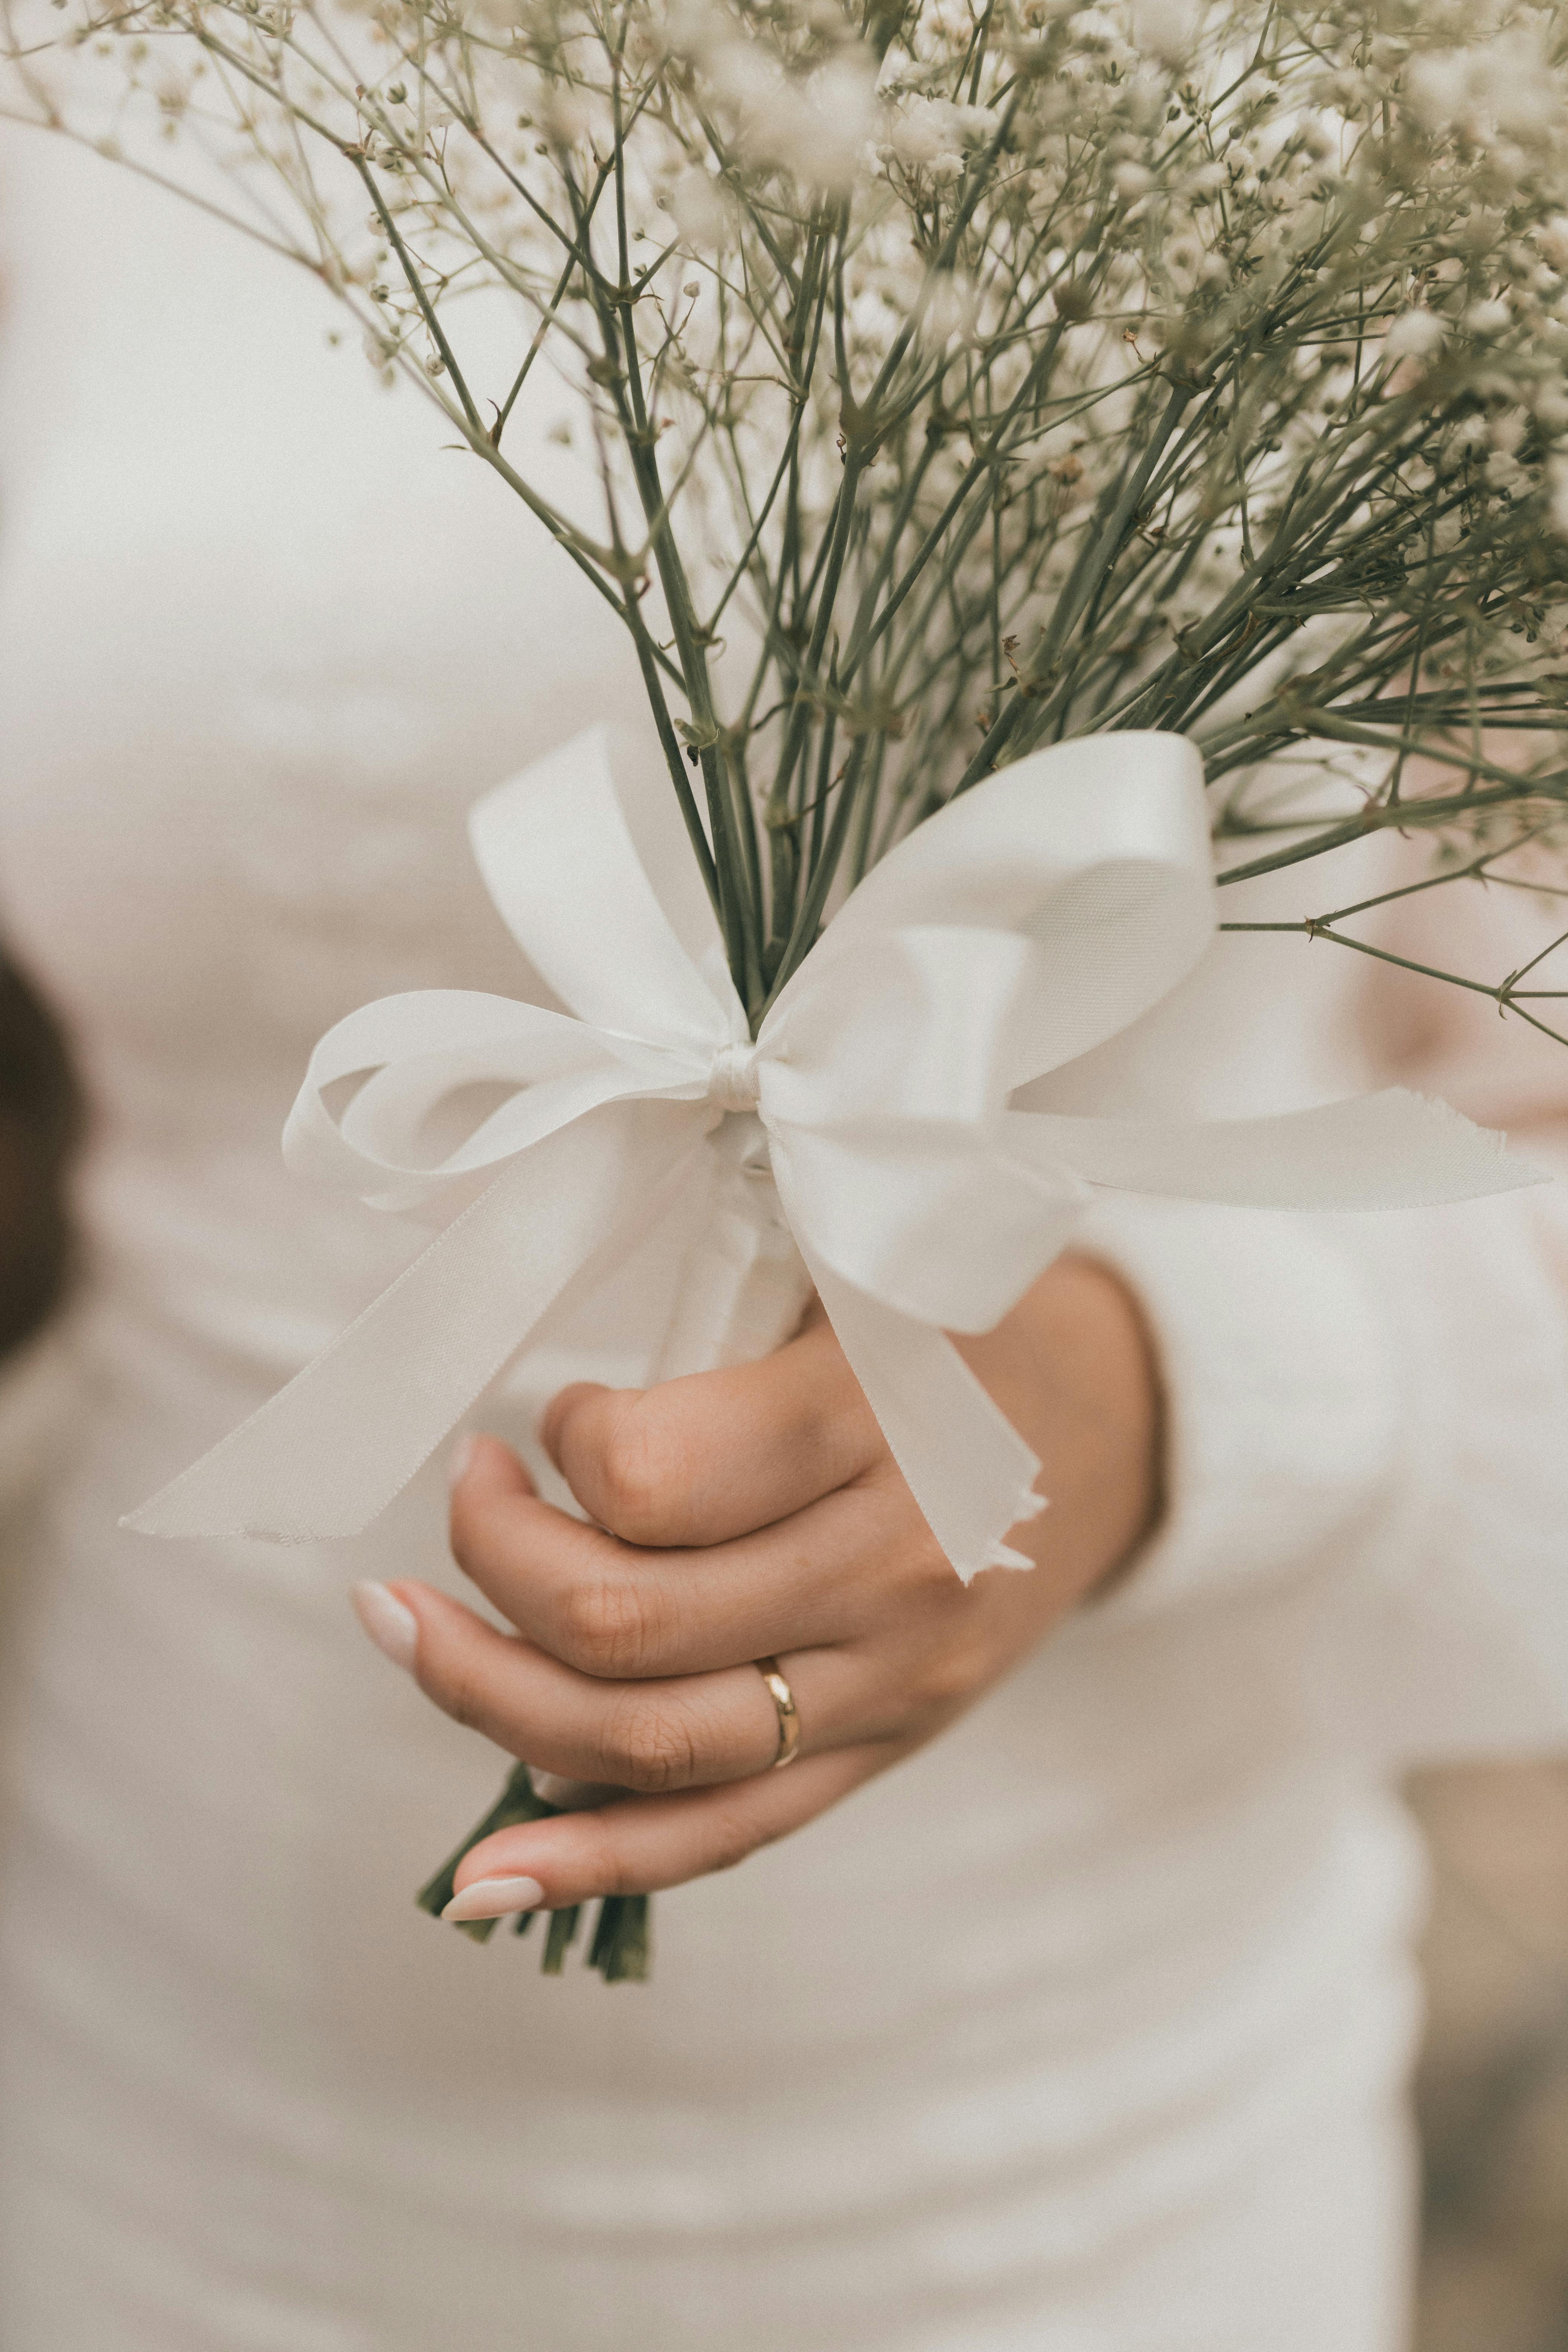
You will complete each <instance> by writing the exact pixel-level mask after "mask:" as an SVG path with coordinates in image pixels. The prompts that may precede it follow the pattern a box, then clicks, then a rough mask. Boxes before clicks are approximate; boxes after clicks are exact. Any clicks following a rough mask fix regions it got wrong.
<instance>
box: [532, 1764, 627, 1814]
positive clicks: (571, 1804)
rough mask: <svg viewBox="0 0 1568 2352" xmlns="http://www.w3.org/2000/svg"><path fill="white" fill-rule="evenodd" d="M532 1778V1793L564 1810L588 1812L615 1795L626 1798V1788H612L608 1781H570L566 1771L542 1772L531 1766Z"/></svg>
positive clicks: (605, 1803)
mask: <svg viewBox="0 0 1568 2352" xmlns="http://www.w3.org/2000/svg"><path fill="white" fill-rule="evenodd" d="M528 1777H529V1779H530V1780H531V1781H532V1783H533V1793H534V1795H535V1796H536V1797H542V1798H543V1800H544V1801H545V1803H546V1804H547V1805H558V1806H559V1807H560V1809H561V1811H563V1813H588V1812H592V1811H595V1808H596V1807H597V1806H600V1805H607V1804H608V1803H609V1801H610V1800H611V1798H612V1797H624V1796H625V1795H626V1790H624V1789H616V1788H614V1787H612V1785H611V1783H610V1782H609V1781H608V1780H568V1779H567V1777H566V1775H565V1773H564V1772H542V1771H541V1770H540V1769H539V1767H538V1766H537V1765H536V1764H535V1765H531V1766H530V1768H529V1774H528Z"/></svg>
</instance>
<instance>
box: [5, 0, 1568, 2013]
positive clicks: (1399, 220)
mask: <svg viewBox="0 0 1568 2352" xmlns="http://www.w3.org/2000/svg"><path fill="white" fill-rule="evenodd" d="M57 10H58V12H59V13H58V14H57V13H52V11H57ZM0 18H3V21H4V25H5V41H6V46H7V48H8V51H9V58H10V64H9V69H8V71H9V78H8V81H7V84H6V87H7V89H8V92H9V95H8V98H7V100H6V107H7V110H8V111H10V112H12V113H13V114H17V115H22V116H25V117H26V118H28V119H30V120H33V121H37V122H39V123H42V124H47V125H49V126H51V127H53V128H55V129H57V130H58V131H64V132H66V133H67V134H68V135H70V136H74V137H77V138H80V139H84V140H87V141H89V142H91V143H93V144H95V145H97V146H98V147H100V149H101V150H103V151H104V152H108V153H111V154H118V155H119V156H121V158H122V159H123V160H124V161H125V162H126V163H128V164H129V165H130V166H131V167H132V168H133V169H136V170H138V171H141V172H142V173H151V174H153V176H155V177H159V178H162V179H163V180H165V181H167V182H169V183H171V184H174V185H176V186H179V187H182V188H183V189H184V191H185V193H187V194H194V195H195V197H196V199H197V200H198V201H200V202H203V203H205V205H207V206H208V208H209V209H218V210H222V211H225V212H226V213H227V214H228V215H229V216H230V217H232V218H234V219H236V220H237V223H238V225H239V226H242V227H244V228H246V229H247V231H248V233H249V234H250V235H251V236H256V237H258V238H260V239H261V240H262V241H263V242H264V243H266V244H268V245H270V246H272V247H276V248H278V249H279V250H280V251H282V252H284V253H286V254H288V255H289V256H290V257H292V258H293V259H295V260H296V261H298V262H299V263H300V265H301V266H303V267H304V268H307V269H308V270H310V272H311V273H312V274H313V275H314V276H315V277H317V278H320V279H321V281H322V282H323V283H325V284H326V285H327V286H329V287H330V288H331V289H333V291H334V292H335V293H336V295H337V296H338V297H339V298H340V299H341V301H342V304H343V306H344V308H345V310H347V311H349V312H351V313H352V314H353V316H354V317H355V318H356V319H357V320H358V321H359V325H360V328H361V330H362V331H363V338H364V342H365V347H366V350H367V352H368V353H369V356H370V359H371V362H372V363H373V365H374V367H375V368H376V369H377V370H379V371H380V372H382V373H384V375H385V376H386V377H387V378H388V379H389V380H395V379H397V378H399V377H402V378H405V379H407V380H409V381H411V382H412V383H414V384H416V386H417V387H418V389H419V391H420V393H421V394H423V395H424V397H426V399H428V400H429V401H430V402H431V403H432V404H434V405H435V406H436V407H437V408H438V409H439V410H440V412H441V414H442V417H443V419H444V422H445V425H447V427H449V428H450V431H451V434H452V435H453V436H456V438H457V440H458V443H459V445H460V446H463V447H465V448H466V449H467V450H468V451H470V452H471V453H472V455H473V456H474V457H476V458H477V459H478V460H479V462H480V463H481V464H483V465H485V466H486V467H489V468H490V470H491V471H492V472H493V473H494V474H495V475H496V477H497V478H498V481H499V483H500V485H502V486H504V488H506V489H508V490H510V492H511V493H512V495H514V496H515V497H516V498H517V499H520V500H521V502H522V504H523V505H524V506H525V507H526V508H527V509H530V511H531V515H532V516H533V517H534V518H535V519H536V520H537V521H538V522H539V523H541V524H542V525H543V527H544V529H545V530H547V531H548V532H549V533H550V534H551V536H552V538H553V539H554V540H555V541H557V543H558V545H559V548H560V550H561V560H562V561H564V562H573V563H575V564H576V565H577V567H578V568H579V570H580V571H582V572H584V573H585V574H586V576H587V578H588V579H589V580H590V581H591V582H592V583H593V584H594V586H595V589H596V590H597V592H598V593H599V594H600V595H601V596H602V597H603V598H604V600H605V604H607V605H608V606H609V608H610V609H611V611H612V612H613V613H614V614H616V617H617V619H618V620H619V622H620V623H621V624H622V625H623V626H624V627H625V628H626V630H627V632H628V633H629V635H630V637H631V640H632V642H633V644H634V646H635V647H636V650H637V659H638V661H639V663H640V666H641V672H642V677H643V678H644V681H645V683H646V686H647V698H648V705H649V709H650V710H651V713H652V718H653V721H654V725H655V727H656V729H657V730H658V739H659V741H660V743H661V745H662V747H663V751H664V757H665V760H666V761H667V763H668V773H669V780H670V784H671V787H672V789H673V791H674V793H675V794H676V797H677V799H678V801H679V805H680V808H681V811H682V813H683V814H684V818H685V822H686V827H687V831H688V833H689V837H690V841H691V845H692V849H693V852H694V854H695V856H696V858H697V860H698V863H699V865H700V868H701V871H702V875H703V877H704V880H705V882H706V885H707V887H708V891H709V894H710V898H711V900H712V904H713V908H714V910H715V914H716V916H717V919H718V922H719V925H720V928H721V932H722V936H723V940H724V944H725V948H726V950H727V953H728V957H729V961H730V965H731V971H732V972H733V975H734V978H735V982H736V984H737V987H738V989H739V991H740V994H741V997H742V1002H743V1003H744V1004H745V1006H746V1008H747V1010H748V1012H749V1013H750V1016H751V1020H752V1027H753V1031H754V1030H755V1028H756V1026H757V1024H758V1023H759V1022H760V1020H761V1018H762V1015H763V1013H764V1011H765V1010H766V1008H767V1006H768V1004H769V1003H770V1002H771V1001H772V999H773V997H774V996H775V995H776V993H777V992H778V991H779V989H780V988H781V987H782V985H783V984H784V981H785V980H786V979H787V978H788V976H789V975H790V973H791V972H792V971H794V970H795V967H796V966H797V965H798V964H799V963H800V961H801V960H802V958H803V957H804V956H805V953H806V952H807V950H809V949H810V947H811V945H812V943H813V941H814V940H815V939H816V936H817V934H818V931H819V929H820V926H821V924H822V921H823V919H824V915H825V913H826V910H827V908H828V907H829V904H830V901H831V900H832V898H833V895H834V894H835V893H836V892H840V893H841V892H842V891H843V889H844V888H845V887H847V885H848V884H850V883H852V882H853V881H854V880H855V879H856V878H857V877H858V876H859V875H861V874H862V873H863V872H864V871H865V870H866V868H867V866H868V865H869V864H870V863H871V862H872V861H873V860H874V859H876V858H877V857H878V856H880V855H881V854H882V853H883V852H884V851H885V850H886V849H887V848H888V847H889V845H890V844H891V843H892V842H893V841H895V840H896V839H898V838H899V837H900V835H901V834H903V833H904V832H905V831H906V830H907V829H908V828H909V827H910V826H912V825H914V824H918V823H919V822H920V821H921V818H922V817H924V816H925V815H927V814H930V813H931V811H933V810H934V809H936V808H938V807H939V806H941V805H942V803H944V802H945V801H946V800H948V799H949V798H951V797H952V795H953V794H955V793H962V792H963V791H965V790H966V789H967V788H968V787H969V786H970V785H972V784H973V783H975V782H978V781H979V780H980V779H981V778H983V777H984V776H985V775H987V774H989V773H990V772H992V771H993V770H994V768H995V767H997V766H998V765H999V764H1002V763H1004V762H1005V761H1010V760H1013V759H1014V758H1016V756H1018V755H1019V754H1020V753H1023V752H1025V751H1029V750H1032V749H1034V748H1036V747H1037V746H1039V745H1042V744H1044V743H1047V742H1051V741H1057V740H1061V739H1063V738H1065V737H1069V736H1074V735H1083V734H1087V733H1094V732H1100V731H1104V730H1115V729H1129V728H1159V729H1168V730H1179V731H1181V732H1184V733H1185V734H1187V735H1188V736H1190V737H1191V738H1192V740H1194V742H1195V743H1196V744H1197V746H1198V747H1199V749H1200V750H1201V751H1202V753H1203V755H1204V758H1205V762H1206V766H1207V772H1208V777H1209V780H1210V784H1211V787H1212V795H1213V809H1214V830H1215V835H1216V837H1217V839H1218V841H1219V842H1220V844H1221V845H1222V850H1221V864H1222V866H1223V867H1224V869H1225V872H1224V878H1225V879H1226V880H1227V881H1231V880H1236V879H1237V878H1240V877H1243V876H1247V875H1256V874H1258V873H1260V872H1263V871H1266V870H1268V869H1269V868H1271V867H1275V866H1283V865H1286V864H1289V863H1294V862H1297V861H1300V860H1302V859H1305V858H1309V857H1310V856H1314V855H1316V854H1317V853H1319V852H1321V851H1323V850H1326V849H1329V848H1332V847H1336V846H1339V845H1342V844H1344V843H1346V842H1348V841H1350V840H1352V839H1354V838H1356V837H1357V836H1360V835H1366V834H1369V833H1373V832H1376V831H1377V830H1379V829H1382V828H1388V827H1398V828H1400V829H1401V830H1403V831H1404V832H1405V833H1407V834H1424V835H1427V836H1429V838H1430V840H1431V843H1432V845H1433V863H1432V870H1431V875H1430V877H1429V880H1428V881H1426V882H1421V883H1419V884H1417V885H1416V886H1415V887H1429V884H1430V883H1431V882H1436V881H1438V880H1442V879H1445V878H1450V877H1462V876H1466V875H1470V876H1474V875H1478V874H1485V875H1486V876H1488V877H1491V878H1493V879H1499V880H1502V881H1509V880H1510V879H1513V880H1518V881H1519V882H1520V883H1521V886H1523V887H1533V888H1539V887H1542V880H1543V878H1544V881H1545V883H1546V885H1547V887H1552V886H1553V885H1555V884H1556V882H1557V881H1558V879H1559V878H1560V877H1559V870H1558V866H1557V865H1554V864H1553V863H1552V856H1551V853H1552V850H1553V848H1554V847H1555V848H1557V849H1558V850H1560V849H1561V846H1562V844H1563V838H1564V835H1563V804H1564V800H1565V798H1568V769H1565V768H1564V766H1563V762H1562V761H1561V759H1560V756H1559V751H1558V743H1559V740H1560V737H1561V735H1562V732H1563V727H1564V724H1565V723H1568V722H1565V716H1564V714H1565V712H1568V664H1565V662H1564V658H1563V656H1564V651H1565V646H1568V641H1565V636H1564V632H1565V629H1568V378H1565V354H1568V59H1565V50H1568V40H1565V37H1564V35H1563V30H1562V28H1561V25H1560V20H1559V18H1558V16H1557V15H1556V13H1555V12H1553V11H1551V10H1548V9H1543V8H1538V7H1532V6H1529V5H1511V0H1498V5H1483V6H1482V7H1481V8H1479V9H1478V7H1477V5H1475V0H1467V5H1462V6H1461V5H1458V0H1437V5H1421V0H1301V5H1297V6H1294V7H1288V6H1283V5H1264V0H1240V4H1239V5H1223V6H1222V5H1213V6H1206V7H1205V5H1202V0H1107V5H1101V6H1092V7H1089V6H1080V5H1076V0H909V5H901V0H858V5H854V0H851V5H843V0H365V5H327V0H149V5H115V0H48V5H43V0H0ZM73 53H75V54H73ZM84 53H85V54H84ZM99 53H102V57H103V59H104V62H96V60H97V58H98V57H99ZM106 93H107V95H106ZM481 289H484V290H485V291H486V292H487V295H488V298H489V299H488V300H487V302H486V304H485V306H484V307H485V310H486V312H487V314H493V310H494V306H495V302H496V300H497V299H501V300H503V301H505V302H506V303H508V304H510V312H511V318H512V321H513V323H512V327H511V331H510V332H511V344H512V349H511V352H510V358H509V360H508V362H507V363H506V366H505V368H504V370H503V371H502V372H501V373H496V372H495V368H494V363H493V360H492V358H491V357H490V356H489V355H490V354H491V353H493V351H494V348H495V337H494V331H493V319H492V317H491V316H489V315H487V320H486V329H485V332H484V334H483V336H482V337H481V336H478V335H476V334H474V333H473V331H472V322H473V321H474V320H476V318H477V315H478V314H477V311H476V310H474V309H472V308H466V306H467V305H469V304H470V302H471V298H473V297H475V296H476V295H477V294H479V292H480V291H481ZM480 351H482V352H484V353H485V354H486V355H487V356H486V357H485V360H484V362H483V364H482V365H481V363H480V362H479V360H478V359H477V358H475V357H474V356H471V354H472V353H474V352H480ZM545 368H549V369H553V371H554V372H555V373H556V375H557V377H558V378H559V379H561V380H562V381H563V383H564V385H565V386H566V387H567V388H568V390H569V394H570V399H569V402H568V403H567V404H565V415H564V417H563V423H562V425H560V427H559V433H560V435H561V436H563V437H565V438H566V439H568V440H569V441H570V442H571V444H572V445H573V446H574V447H575V448H576V450H577V451H578V452H579V453H580V456H581V457H582V460H583V463H584V467H585V468H586V469H587V473H586V475H585V486H586V485H589V484H591V485H592V487H593V499H594V509H593V511H592V520H591V522H590V523H584V520H583V517H584V514H587V513H589V512H590V509H589V507H588V505H587V504H586V503H585V502H584V504H582V505H580V506H579V507H578V508H577V509H575V510H574V512H573V513H570V514H569V513H567V512H566V511H564V510H563V508H562V507H561V506H560V505H559V504H558V503H556V502H554V501H552V498H551V497H550V496H549V495H548V494H547V492H546V489H545V488H544V487H543V480H544V478H543V476H542V472H541V470H540V469H539V468H538V467H533V466H531V460H530V457H529V455H528V450H527V447H526V446H524V445H523V444H522V443H521V436H520V435H519V433H518V432H517V430H516V429H515V427H514V423H513V420H514V416H515V415H516V413H517V408H518V403H519V400H520V398H521V395H522V393H523V389H524V386H525V385H526V384H527V383H528V382H529V378H530V376H531V374H532V373H534V372H535V371H536V370H541V369H545ZM1527 849H1531V850H1532V855H1531V856H1530V857H1529V858H1527V859H1525V860H1524V861H1523V862H1522V863H1521V862H1520V853H1521V852H1523V851H1525V850H1527ZM1543 852H1544V853H1545V863H1544V864H1543V857H1542V853H1543ZM1510 859H1512V860H1514V861H1515V862H1514V863H1513V864H1511V865H1510ZM1368 903H1373V902H1368ZM1362 912H1363V908H1359V907H1358V908H1351V909H1345V910H1342V911H1340V912H1332V913H1330V914H1327V915H1325V916H1322V917H1320V918H1317V919H1314V920H1311V921H1309V922H1305V923H1302V924H1299V925H1281V926H1279V927H1278V928H1280V929H1300V930H1304V931H1307V932H1309V933H1310V934H1312V935H1315V936H1317V937H1319V938H1324V937H1326V938H1329V939H1335V940H1341V941H1342V943H1343V944H1345V945H1347V946H1351V947H1355V948H1357V949H1359V950H1362V951H1363V952H1368V953H1379V952H1382V951H1381V950H1378V949H1377V948H1376V946H1375V945H1374V944H1373V943H1370V942H1368V941H1366V940H1363V939H1362V938H1361V937H1359V936H1358V935H1357V934H1355V933H1354V932H1352V931H1350V930H1347V929H1343V928H1342V925H1343V923H1344V922H1345V921H1346V920H1348V919H1349V918H1350V917H1351V916H1352V915H1359V914H1360V913H1362ZM1540 962H1541V960H1540V959H1537V963H1536V966H1534V967H1532V968H1531V970H1530V971H1525V972H1522V973H1521V972H1516V973H1514V974H1511V975H1510V976H1508V977H1507V978H1498V977H1496V976H1493V975H1487V974H1476V973H1469V972H1439V973H1437V974H1436V975H1435V976H1436V977H1440V978H1447V979H1450V980H1456V981H1458V982H1461V983H1462V984H1463V985H1465V986H1468V987H1472V988H1479V989H1480V990H1482V991H1483V992H1485V993H1487V994H1489V995H1491V996H1493V997H1494V998H1495V999H1496V1000H1497V1002H1498V1003H1499V1004H1500V1007H1502V1008H1503V1009H1505V1010H1507V1011H1510V1012H1511V1013H1515V1014H1516V1015H1518V1016H1519V1017H1521V1018H1522V1019H1524V1020H1527V1021H1529V1022H1531V1023H1532V1024H1534V1025H1536V1026H1537V1027H1541V1028H1545V1029H1547V1030H1548V1031H1549V1032H1550V1034H1559V1030H1560V1026H1561V1024H1560V1023H1557V1024H1556V1025H1554V1021H1555V1016H1554V1015H1553V1014H1552V1007H1551V1004H1550V1002H1549V1000H1550V999H1551V998H1552V997H1553V996H1556V997H1562V996H1563V995H1565V994H1568V991H1564V990H1563V989H1561V988H1559V989H1556V990H1552V989H1550V988H1548V987H1546V986H1545V985H1544V978H1545V975H1544V974H1543V973H1542V971H1541V970H1540V968H1539V967H1540ZM506 1801H511V1802H514V1803H521V1804H524V1805H525V1806H526V1805H527V1803H529V1802H530V1801H532V1800H531V1799H530V1798H529V1796H528V1792H527V1791H526V1790H519V1789H514V1790H512V1791H511V1794H510V1799H509V1800H505V1801H503V1802H506ZM602 1932H603V1931H602ZM619 1933H620V1929H619V1927H617V1928H616V1934H615V1935H612V1937H611V1942H612V1943H614V1942H615V1940H616V1935H618V1934H619ZM640 1933H641V1924H640V1913H639V1914H637V1916H636V1917H635V1918H634V1917H632V1916H630V1915H629V1914H628V1920H627V1923H626V1934H627V1936H628V1937H629V1938H630V1941H629V1942H628V1945H627V1951H628V1954H630V1955H631V1958H628V1960H627V1967H628V1968H629V1969H635V1966H636V1957H635V1952H634V1951H633V1947H634V1946H635V1944H636V1940H637V1936H639V1935H640ZM555 1940H556V1942H558V1941H559V1938H558V1937H557V1938H556V1939H555ZM552 1948H554V1947H553V1945H552Z"/></svg>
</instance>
